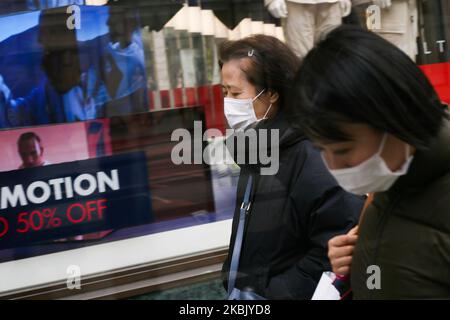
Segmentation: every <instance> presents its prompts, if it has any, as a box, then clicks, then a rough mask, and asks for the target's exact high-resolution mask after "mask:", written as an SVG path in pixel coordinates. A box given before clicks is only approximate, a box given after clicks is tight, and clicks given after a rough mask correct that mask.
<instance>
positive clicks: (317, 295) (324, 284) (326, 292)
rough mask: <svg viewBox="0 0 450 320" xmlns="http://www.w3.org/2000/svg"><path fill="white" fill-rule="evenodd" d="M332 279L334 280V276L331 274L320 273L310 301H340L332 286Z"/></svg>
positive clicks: (337, 292)
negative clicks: (320, 275)
mask: <svg viewBox="0 0 450 320" xmlns="http://www.w3.org/2000/svg"><path fill="white" fill-rule="evenodd" d="M334 279H336V275H335V274H334V273H333V272H329V271H327V272H324V273H322V277H321V278H320V281H319V284H318V285H317V288H316V291H314V294H313V296H312V298H311V300H340V299H341V296H340V294H339V291H338V290H337V289H336V287H335V286H333V281H334Z"/></svg>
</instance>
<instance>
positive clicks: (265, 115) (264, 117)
mask: <svg viewBox="0 0 450 320" xmlns="http://www.w3.org/2000/svg"><path fill="white" fill-rule="evenodd" d="M270 108H272V104H270V106H269V108H267V111H266V113H265V114H264V116H263V117H262V118H261V120H264V119H267V118H266V117H267V114H268V113H269V111H270Z"/></svg>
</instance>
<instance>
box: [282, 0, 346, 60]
mask: <svg viewBox="0 0 450 320" xmlns="http://www.w3.org/2000/svg"><path fill="white" fill-rule="evenodd" d="M287 7H288V12H289V14H288V17H287V19H286V20H285V21H283V26H284V29H285V33H286V42H287V44H288V45H289V46H290V47H291V48H292V49H293V50H294V52H295V54H296V55H297V56H299V57H300V58H304V57H305V56H306V55H307V53H308V52H309V51H310V50H311V49H312V48H313V47H314V44H316V43H317V42H318V41H319V40H320V39H321V38H323V37H324V35H325V34H326V32H328V31H330V30H332V29H334V28H335V27H337V26H339V25H340V24H341V23H342V13H341V9H340V6H339V3H338V2H335V3H320V4H303V3H295V2H290V1H289V2H288V3H287Z"/></svg>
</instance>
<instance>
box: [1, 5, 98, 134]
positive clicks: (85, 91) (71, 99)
mask: <svg viewBox="0 0 450 320" xmlns="http://www.w3.org/2000/svg"><path fill="white" fill-rule="evenodd" d="M66 19H67V14H66V12H65V8H58V9H49V10H44V11H42V12H41V16H40V21H39V35H38V40H39V43H40V44H41V45H42V48H43V58H42V69H43V70H44V71H45V75H46V78H45V80H44V81H42V82H41V84H40V85H39V86H37V87H36V88H34V89H33V90H32V91H31V92H30V93H29V94H28V95H27V96H25V97H20V98H14V97H13V96H12V95H11V94H9V99H8V100H7V101H4V102H3V108H4V109H6V116H7V122H8V123H9V125H10V126H27V125H34V124H47V123H54V122H72V121H79V120H88V119H92V118H95V117H96V116H97V108H98V107H99V106H100V105H102V104H103V103H105V102H106V101H102V99H97V98H99V97H101V98H103V97H104V96H105V95H101V94H100V93H101V91H102V88H103V87H102V84H101V83H100V80H99V79H98V77H97V76H96V73H95V72H94V71H93V70H92V69H89V70H88V71H87V72H83V73H82V72H81V67H80V60H79V53H78V43H77V39H76V33H75V30H69V29H68V28H67V26H66ZM0 89H1V90H2V91H3V92H6V89H7V86H6V84H5V83H4V82H3V78H0ZM103 100H106V99H103ZM0 102H1V101H0Z"/></svg>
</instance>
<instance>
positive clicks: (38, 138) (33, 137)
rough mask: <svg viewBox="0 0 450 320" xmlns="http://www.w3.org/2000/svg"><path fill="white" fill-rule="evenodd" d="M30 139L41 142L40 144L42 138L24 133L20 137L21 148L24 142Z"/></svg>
mask: <svg viewBox="0 0 450 320" xmlns="http://www.w3.org/2000/svg"><path fill="white" fill-rule="evenodd" d="M30 139H34V140H36V141H37V142H39V144H40V143H41V138H40V137H39V136H38V135H37V134H36V133H34V132H31V131H30V132H25V133H22V134H21V135H20V137H19V140H17V145H18V146H20V145H21V144H22V143H23V142H25V141H28V140H30Z"/></svg>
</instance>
